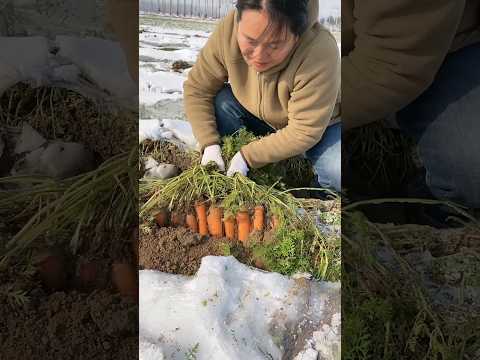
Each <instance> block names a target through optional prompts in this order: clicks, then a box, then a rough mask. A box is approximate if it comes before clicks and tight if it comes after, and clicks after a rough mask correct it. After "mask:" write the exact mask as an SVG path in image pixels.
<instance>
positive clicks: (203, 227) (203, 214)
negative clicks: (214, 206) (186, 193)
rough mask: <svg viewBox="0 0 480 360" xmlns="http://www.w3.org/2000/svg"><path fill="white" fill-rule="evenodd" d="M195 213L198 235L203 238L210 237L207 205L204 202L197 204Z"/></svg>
mask: <svg viewBox="0 0 480 360" xmlns="http://www.w3.org/2000/svg"><path fill="white" fill-rule="evenodd" d="M195 213H196V214H197V220H198V233H199V234H200V235H202V236H204V235H208V221H207V205H205V203H204V202H200V201H199V202H196V203H195Z"/></svg>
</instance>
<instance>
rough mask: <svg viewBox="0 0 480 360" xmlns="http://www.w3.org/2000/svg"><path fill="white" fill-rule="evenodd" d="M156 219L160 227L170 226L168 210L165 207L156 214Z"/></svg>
mask: <svg viewBox="0 0 480 360" xmlns="http://www.w3.org/2000/svg"><path fill="white" fill-rule="evenodd" d="M155 220H156V221H157V224H158V226H160V227H165V226H168V223H169V221H168V220H169V216H168V211H167V210H165V209H161V210H160V211H159V212H158V213H157V214H155Z"/></svg>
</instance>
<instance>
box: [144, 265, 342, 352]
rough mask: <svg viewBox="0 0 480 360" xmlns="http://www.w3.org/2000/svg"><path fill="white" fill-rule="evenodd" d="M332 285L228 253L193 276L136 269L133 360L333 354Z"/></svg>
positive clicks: (336, 315) (336, 316) (335, 299)
mask: <svg viewBox="0 0 480 360" xmlns="http://www.w3.org/2000/svg"><path fill="white" fill-rule="evenodd" d="M339 291H340V286H339V284H334V283H325V282H317V281H310V280H307V279H305V278H298V279H292V278H287V277H285V276H282V275H280V274H276V273H267V272H263V271H260V270H256V269H252V268H249V267H247V266H245V265H243V264H241V263H239V262H238V261H237V260H235V259H234V258H233V257H213V256H208V257H205V258H203V260H202V265H201V267H200V269H199V270H198V272H197V274H196V275H195V276H193V277H185V276H180V275H170V274H165V273H161V272H158V271H148V270H144V271H140V359H141V360H159V359H181V360H183V359H197V360H244V359H251V360H263V359H275V360H277V359H289V360H302V359H303V360H317V359H325V360H327V359H328V360H330V359H332V360H333V359H340V335H341V334H340V297H339Z"/></svg>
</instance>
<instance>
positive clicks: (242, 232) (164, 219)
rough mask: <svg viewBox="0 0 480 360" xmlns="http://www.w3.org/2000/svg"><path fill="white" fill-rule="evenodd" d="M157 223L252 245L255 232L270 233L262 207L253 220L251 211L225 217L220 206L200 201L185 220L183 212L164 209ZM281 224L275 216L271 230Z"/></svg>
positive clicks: (257, 208)
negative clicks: (251, 241) (252, 234)
mask: <svg viewBox="0 0 480 360" xmlns="http://www.w3.org/2000/svg"><path fill="white" fill-rule="evenodd" d="M155 220H156V222H157V224H158V225H159V226H160V227H165V226H173V227H178V226H185V227H187V228H189V229H190V230H191V231H192V232H194V233H198V234H200V235H202V236H208V235H210V236H212V237H215V238H220V237H224V236H225V237H226V238H227V239H229V240H232V241H235V240H237V239H238V240H239V241H241V242H244V243H246V242H248V239H249V237H250V234H251V233H252V232H261V231H264V230H266V229H267V225H266V223H265V207H264V206H263V205H258V206H256V207H255V208H254V210H253V216H250V211H249V210H248V209H247V208H241V209H240V210H239V211H238V212H237V213H236V215H235V216H234V215H230V214H226V213H224V211H223V209H222V208H221V207H219V206H216V205H214V204H211V205H210V206H207V203H206V202H202V201H197V202H196V203H195V206H194V209H192V211H190V212H188V213H187V214H186V216H182V215H181V214H180V213H179V212H176V211H172V212H171V213H170V212H169V211H168V210H166V209H162V210H160V211H159V212H158V213H157V214H156V215H155ZM277 224H278V220H277V217H276V216H272V218H271V221H270V224H269V226H271V228H276V226H277Z"/></svg>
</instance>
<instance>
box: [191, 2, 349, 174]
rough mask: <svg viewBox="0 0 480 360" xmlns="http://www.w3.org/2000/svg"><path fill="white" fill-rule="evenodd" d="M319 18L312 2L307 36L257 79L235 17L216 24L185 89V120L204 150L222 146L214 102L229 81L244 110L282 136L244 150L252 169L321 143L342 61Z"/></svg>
mask: <svg viewBox="0 0 480 360" xmlns="http://www.w3.org/2000/svg"><path fill="white" fill-rule="evenodd" d="M317 18H318V0H310V3H309V28H308V30H307V31H306V32H305V33H304V34H303V35H302V36H301V37H300V39H299V41H298V43H297V45H296V47H295V48H294V49H293V50H292V52H291V53H290V55H289V56H288V57H287V58H286V59H285V60H284V61H283V62H282V63H281V64H279V65H277V66H276V67H274V68H272V69H269V70H267V71H265V72H262V73H259V74H258V73H257V72H256V71H255V70H254V69H253V68H251V67H249V66H248V65H247V63H246V62H245V60H244V59H243V57H242V54H241V53H240V49H239V47H238V42H237V28H238V24H237V11H236V10H233V11H231V12H230V13H229V14H228V15H227V16H226V17H225V18H224V19H223V20H222V21H221V22H220V23H219V24H218V26H217V27H216V29H215V31H214V32H213V34H212V35H211V36H210V38H209V40H208V42H207V44H206V45H205V47H204V48H203V49H202V51H201V52H200V55H199V57H198V59H197V62H196V64H195V66H194V67H193V68H192V70H191V71H190V73H189V75H188V79H187V80H186V81H185V83H184V99H185V110H186V115H187V118H188V120H189V122H190V123H191V125H192V128H193V132H194V135H195V137H196V139H197V140H198V141H199V143H200V145H201V147H202V149H203V148H205V147H207V146H209V145H213V144H219V143H220V136H219V134H218V132H217V127H216V120H215V108H214V99H215V96H216V94H217V92H218V91H219V90H220V89H221V88H222V87H223V86H224V82H226V81H227V80H228V81H229V82H230V85H231V87H232V91H233V94H234V95H235V97H236V98H237V100H238V101H239V102H240V103H241V104H242V105H243V107H245V108H246V109H247V110H248V111H249V112H250V113H252V114H253V115H255V116H256V117H258V118H260V119H262V120H263V121H265V122H266V123H268V124H269V125H270V126H271V127H273V128H274V129H276V130H278V131H276V132H275V133H273V134H271V135H268V136H266V137H264V138H262V139H260V140H258V141H254V142H252V143H250V144H248V145H246V146H244V147H243V148H242V154H243V156H244V158H245V160H246V161H247V163H248V164H249V165H250V167H253V168H258V167H262V166H264V165H266V164H269V163H273V162H278V161H280V160H283V159H287V158H290V157H292V156H295V155H298V154H301V153H303V152H305V151H306V150H308V149H310V148H311V147H313V146H314V145H315V144H317V143H318V142H319V141H320V139H321V138H322V135H323V133H324V131H325V128H326V127H327V126H328V125H329V123H330V118H331V116H332V112H333V110H334V106H335V101H336V98H337V94H338V92H339V87H340V58H339V52H338V48H337V44H336V41H335V39H334V37H333V36H332V35H331V34H330V33H329V32H328V31H327V30H326V29H325V28H323V27H322V26H321V25H320V24H319V23H318V21H317Z"/></svg>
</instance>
